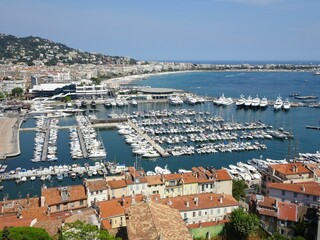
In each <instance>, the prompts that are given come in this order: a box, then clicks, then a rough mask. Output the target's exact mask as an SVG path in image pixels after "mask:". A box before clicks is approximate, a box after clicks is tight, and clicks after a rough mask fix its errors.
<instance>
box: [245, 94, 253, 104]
mask: <svg viewBox="0 0 320 240" xmlns="http://www.w3.org/2000/svg"><path fill="white" fill-rule="evenodd" d="M251 104H252V97H251V96H250V95H249V96H248V98H247V99H246V100H245V101H244V106H245V107H250V106H251Z"/></svg>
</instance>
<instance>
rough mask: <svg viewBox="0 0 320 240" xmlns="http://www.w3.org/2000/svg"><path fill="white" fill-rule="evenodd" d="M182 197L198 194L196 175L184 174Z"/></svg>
mask: <svg viewBox="0 0 320 240" xmlns="http://www.w3.org/2000/svg"><path fill="white" fill-rule="evenodd" d="M182 182H183V185H182V195H191V194H196V193H197V192H198V182H199V180H198V179H197V178H196V176H195V174H194V173H192V172H187V173H184V174H182Z"/></svg>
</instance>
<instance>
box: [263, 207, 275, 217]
mask: <svg viewBox="0 0 320 240" xmlns="http://www.w3.org/2000/svg"><path fill="white" fill-rule="evenodd" d="M259 214H260V215H265V216H270V217H277V213H276V211H275V210H269V209H263V208H262V209H259Z"/></svg>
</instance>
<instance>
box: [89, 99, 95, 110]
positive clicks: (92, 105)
mask: <svg viewBox="0 0 320 240" xmlns="http://www.w3.org/2000/svg"><path fill="white" fill-rule="evenodd" d="M90 105H91V107H93V108H95V107H96V102H95V101H94V100H92V101H91V103H90Z"/></svg>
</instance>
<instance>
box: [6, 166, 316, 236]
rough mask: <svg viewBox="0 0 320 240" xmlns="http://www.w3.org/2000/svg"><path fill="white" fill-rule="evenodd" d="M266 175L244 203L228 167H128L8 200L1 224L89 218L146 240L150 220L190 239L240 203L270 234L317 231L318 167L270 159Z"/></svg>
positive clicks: (222, 219) (219, 221)
mask: <svg viewBox="0 0 320 240" xmlns="http://www.w3.org/2000/svg"><path fill="white" fill-rule="evenodd" d="M263 174H264V175H263V178H262V186H265V187H264V188H263V190H262V191H263V192H264V194H263V195H259V194H256V193H251V194H249V195H248V198H247V201H244V202H241V203H240V202H238V201H237V200H235V199H234V197H233V196H232V184H233V182H232V177H231V175H230V174H229V173H228V171H227V170H226V169H219V170H216V169H205V168H203V167H194V168H192V170H191V171H190V172H184V173H171V174H161V175H152V176H147V175H146V174H145V172H144V171H143V170H137V169H135V168H134V167H129V169H128V171H126V172H123V173H122V174H121V175H114V176H106V177H104V178H93V179H84V181H83V184H82V185H72V186H64V187H54V188H48V187H46V186H44V187H43V188H42V190H41V196H40V197H29V196H27V198H25V199H15V200H8V199H5V200H4V201H1V202H0V209H1V212H0V219H1V221H0V222H1V224H0V228H3V227H4V226H41V227H45V228H46V229H49V230H48V231H49V232H50V233H51V234H54V232H56V231H57V230H58V228H59V227H61V225H62V224H63V223H64V222H69V221H75V220H77V219H81V220H86V219H87V220H88V219H90V221H89V222H90V223H91V224H96V225H97V226H99V227H100V228H102V229H108V230H109V231H111V232H117V231H119V230H120V229H122V230H125V231H126V233H127V234H128V238H129V239H136V238H137V239H139V237H138V236H140V239H143V237H147V236H148V235H147V234H150V231H147V229H148V227H147V226H148V224H151V225H152V227H154V228H155V229H158V230H157V231H158V232H162V231H163V233H162V234H163V235H166V234H169V232H170V231H169V229H170V224H169V225H168V221H169V222H170V221H172V222H175V226H179V227H177V229H175V231H178V232H181V234H186V235H184V236H186V238H185V239H191V235H190V234H189V233H188V231H186V229H189V230H190V229H194V228H199V227H200V228H201V227H204V226H209V227H210V226H216V225H221V224H222V225H223V224H224V223H225V222H227V221H228V219H229V215H230V213H231V212H232V211H233V210H234V209H236V208H239V206H241V207H248V210H249V211H250V212H252V213H255V214H257V215H258V216H259V218H260V220H261V226H262V227H263V228H264V229H265V230H266V231H267V232H268V233H270V234H273V233H276V232H279V233H281V234H283V235H286V236H289V237H291V236H294V233H295V232H294V229H295V226H296V225H297V224H298V223H299V222H301V221H309V222H310V226H313V227H312V228H311V230H310V229H309V231H314V235H316V234H317V228H318V221H319V218H318V215H317V211H318V206H319V204H318V201H319V199H320V185H319V181H318V176H319V168H318V165H317V164H311V165H304V164H302V163H288V164H273V165H270V166H269V167H268V170H267V171H264V172H263ZM245 202H247V204H246V203H245ZM155 216H156V218H159V219H158V220H155V219H154V218H155ZM172 216H175V217H174V218H173V217H172ZM169 218H170V220H169ZM138 219H139V220H138ZM164 219H167V220H164ZM49 221H51V223H50V224H47V225H46V224H45V223H47V222H49ZM144 223H145V224H144ZM161 224H165V225H166V224H167V225H168V226H165V225H164V226H162V225H161ZM312 224H313V225H312ZM53 229H55V230H53ZM137 229H140V231H137ZM171 230H172V229H171ZM175 233H176V234H177V232H175ZM172 239H174V238H172Z"/></svg>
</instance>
